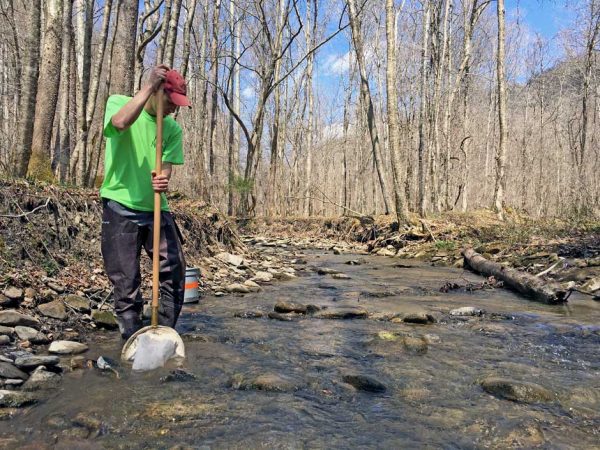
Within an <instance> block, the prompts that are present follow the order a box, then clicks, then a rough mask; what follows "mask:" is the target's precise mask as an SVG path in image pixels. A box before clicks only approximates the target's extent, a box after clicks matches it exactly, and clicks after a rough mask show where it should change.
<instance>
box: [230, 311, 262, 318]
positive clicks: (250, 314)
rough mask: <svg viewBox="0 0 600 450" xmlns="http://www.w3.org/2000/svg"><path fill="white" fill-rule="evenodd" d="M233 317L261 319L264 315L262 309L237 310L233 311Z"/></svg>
mask: <svg viewBox="0 0 600 450" xmlns="http://www.w3.org/2000/svg"><path fill="white" fill-rule="evenodd" d="M233 317H239V318H241V319H260V318H261V317H264V314H263V313H262V312H261V311H237V312H235V313H233Z"/></svg>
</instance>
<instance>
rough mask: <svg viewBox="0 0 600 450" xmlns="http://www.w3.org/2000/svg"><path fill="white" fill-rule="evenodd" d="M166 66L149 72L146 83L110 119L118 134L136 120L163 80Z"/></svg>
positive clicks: (162, 65)
mask: <svg viewBox="0 0 600 450" xmlns="http://www.w3.org/2000/svg"><path fill="white" fill-rule="evenodd" d="M168 70H169V67H168V66H165V65H164V64H161V65H160V66H156V67H154V68H153V69H152V71H151V72H150V76H149V78H148V82H147V83H146V84H145V85H144V86H143V87H142V89H140V90H139V91H138V93H137V94H135V95H134V96H133V98H132V99H131V100H129V101H128V102H127V103H126V104H125V105H124V106H123V107H122V108H121V109H120V110H119V111H118V112H117V113H116V114H115V115H113V116H112V118H111V123H112V125H113V127H115V129H116V130H117V131H119V132H122V131H125V130H126V129H127V128H129V127H130V126H131V125H132V124H133V122H135V121H136V120H137V118H138V117H139V115H140V114H141V112H142V109H144V105H145V104H146V102H147V101H148V99H149V98H150V96H151V95H152V94H153V93H154V92H155V91H156V90H157V89H158V87H159V86H160V84H161V83H162V82H163V80H164V79H165V76H166V74H167V71H168Z"/></svg>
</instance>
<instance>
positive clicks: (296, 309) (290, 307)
mask: <svg viewBox="0 0 600 450" xmlns="http://www.w3.org/2000/svg"><path fill="white" fill-rule="evenodd" d="M273 310H274V311H275V312H278V313H284V314H286V313H296V314H306V313H307V306H306V305H300V304H298V303H286V302H277V303H276V304H275V306H274V307H273Z"/></svg>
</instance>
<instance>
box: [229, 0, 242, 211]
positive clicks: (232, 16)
mask: <svg viewBox="0 0 600 450" xmlns="http://www.w3.org/2000/svg"><path fill="white" fill-rule="evenodd" d="M229 20H230V23H229V29H230V32H231V41H230V43H229V44H230V51H231V58H230V61H231V68H232V69H233V71H235V69H234V68H235V66H237V58H238V57H239V55H238V53H237V50H238V48H237V46H238V36H236V24H237V20H238V18H237V14H236V8H235V0H229ZM228 80H229V85H228V86H227V90H228V91H229V92H230V93H231V95H232V97H233V98H234V99H235V89H236V87H235V82H236V80H235V77H233V76H231V74H230V76H229V79H228ZM236 113H238V112H237V111H236ZM237 133H238V130H237V124H236V122H235V119H234V118H233V114H230V115H229V142H228V144H229V147H228V150H227V179H228V183H227V214H228V215H230V216H233V183H234V180H235V177H236V175H237V174H236V164H235V162H236V158H235V155H236V153H237V152H238V148H237V147H236V134H237Z"/></svg>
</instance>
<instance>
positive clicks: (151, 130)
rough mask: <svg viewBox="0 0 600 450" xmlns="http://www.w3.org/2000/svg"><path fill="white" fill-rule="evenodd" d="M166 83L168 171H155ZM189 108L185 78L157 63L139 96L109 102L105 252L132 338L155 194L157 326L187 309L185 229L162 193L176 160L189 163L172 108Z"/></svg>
mask: <svg viewBox="0 0 600 450" xmlns="http://www.w3.org/2000/svg"><path fill="white" fill-rule="evenodd" d="M161 85H162V86H163V89H164V93H165V95H163V99H164V100H163V101H164V107H163V111H164V115H165V118H164V122H163V158H162V172H161V173H158V174H157V173H155V172H154V170H153V169H154V167H155V160H156V112H157V102H158V96H157V95H156V92H157V90H158V88H159V87H160V86H161ZM179 106H191V105H190V102H189V100H188V99H187V97H186V84H185V80H184V79H183V77H182V76H181V75H180V74H179V73H178V72H177V71H175V70H170V69H169V68H168V67H167V66H165V65H159V66H157V67H154V68H153V69H152V70H151V72H150V75H149V77H148V81H147V82H146V84H144V86H143V87H142V89H141V90H140V91H139V92H138V93H137V94H135V96H134V97H126V96H123V95H112V96H110V97H109V99H108V102H107V104H106V112H105V115H104V136H105V137H106V155H105V164H104V172H105V174H104V182H103V183H102V186H101V188H100V196H101V197H102V203H103V214H102V256H103V258H104V267H105V270H106V274H107V275H108V278H109V279H110V281H111V283H112V284H113V287H114V300H115V312H116V313H117V318H118V322H119V329H120V331H121V336H122V337H123V338H124V339H128V338H129V337H130V336H131V335H132V334H133V333H135V332H136V331H137V330H139V329H140V328H141V327H142V318H141V315H142V309H143V299H142V295H141V292H140V285H141V275H140V254H141V250H142V247H144V248H145V250H146V252H147V253H148V255H149V256H150V258H152V227H153V213H152V211H153V209H154V192H160V193H161V197H162V200H161V211H162V212H161V230H160V241H161V242H160V276H159V279H160V293H161V296H160V297H161V299H160V307H159V311H158V313H159V314H158V315H159V324H160V325H166V326H169V327H174V326H175V323H176V322H177V318H178V317H179V313H180V312H181V307H182V305H183V296H184V284H185V260H184V258H183V251H182V248H181V240H180V238H179V230H177V226H176V225H175V222H174V221H173V216H172V215H171V213H170V212H169V207H168V205H167V200H166V197H165V194H164V192H166V191H167V190H168V186H169V180H170V179H171V174H172V166H173V165H176V164H183V146H182V130H181V127H180V126H179V124H178V123H177V122H175V120H174V119H173V118H172V117H169V114H171V113H173V112H175V111H176V110H177V108H178V107H179Z"/></svg>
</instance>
